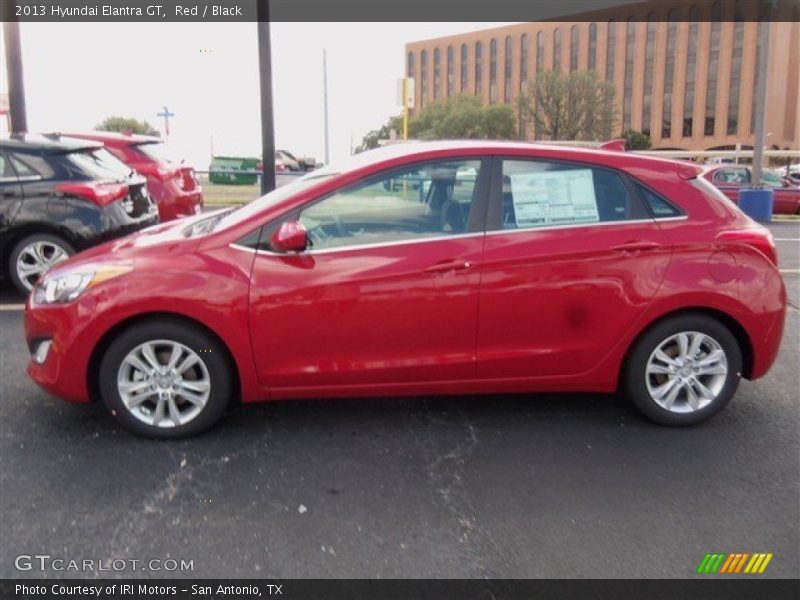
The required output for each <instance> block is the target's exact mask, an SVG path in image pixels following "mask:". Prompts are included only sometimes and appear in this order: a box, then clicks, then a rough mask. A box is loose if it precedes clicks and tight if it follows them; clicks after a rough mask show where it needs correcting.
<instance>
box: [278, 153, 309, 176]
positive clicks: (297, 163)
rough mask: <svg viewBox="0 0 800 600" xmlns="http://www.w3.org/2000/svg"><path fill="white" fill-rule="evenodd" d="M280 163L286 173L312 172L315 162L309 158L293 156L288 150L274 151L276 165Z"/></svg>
mask: <svg viewBox="0 0 800 600" xmlns="http://www.w3.org/2000/svg"><path fill="white" fill-rule="evenodd" d="M278 161H280V162H281V163H282V164H283V165H284V169H283V170H286V171H313V170H314V169H315V168H316V162H317V161H316V160H315V159H314V158H313V157H310V156H299V157H298V156H295V155H294V154H292V153H291V152H289V151H288V150H276V151H275V162H276V165H277V163H278Z"/></svg>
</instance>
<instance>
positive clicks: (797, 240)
mask: <svg viewBox="0 0 800 600" xmlns="http://www.w3.org/2000/svg"><path fill="white" fill-rule="evenodd" d="M772 239H774V240H775V241H776V242H800V238H772Z"/></svg>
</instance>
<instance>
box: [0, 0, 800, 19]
mask: <svg viewBox="0 0 800 600" xmlns="http://www.w3.org/2000/svg"><path fill="white" fill-rule="evenodd" d="M631 3H632V0H536V1H530V0H523V1H520V0H491V1H487V0H402V1H398V0H269V1H267V0H224V1H223V0H3V1H2V3H0V6H2V11H3V14H2V20H4V21H11V20H19V21H26V22H37V21H38V22H65V23H68V22H91V21H98V22H151V23H154V22H156V23H157V22H169V21H175V22H201V21H206V22H216V23H224V22H237V21H238V22H245V21H280V22H284V21H285V22H288V21H296V22H302V21H308V22H345V21H362V22H363V21H381V22H387V21H400V22H433V21H494V22H502V21H539V20H558V19H559V18H563V17H568V16H569V17H570V18H569V19H568V20H570V21H575V20H576V19H577V20H585V21H591V20H595V19H599V18H601V17H602V15H601V14H600V13H602V11H603V10H607V9H613V8H615V7H616V8H619V7H620V6H623V5H625V4H631ZM706 3H709V4H710V0H693V2H692V4H706ZM764 5H765V7H769V6H774V8H773V9H772V10H771V11H769V14H767V12H766V11H763V14H762V16H761V17H760V20H766V19H769V20H775V21H793V20H798V19H800V16H798V11H797V5H798V0H777V1H776V2H775V4H774V5H770V3H769V2H766V3H764ZM687 7H688V3H687ZM635 8H636V7H634V9H635ZM633 13H634V14H632V17H631V18H632V19H633V20H635V21H638V20H647V19H648V18H649V17H650V14H649V13H650V10H646V9H641V10H634V11H633ZM703 13H704V16H702V17H701V19H710V18H711V16H710V13H709V12H708V11H703ZM575 15H577V16H575ZM656 18H657V19H666V15H657V16H656Z"/></svg>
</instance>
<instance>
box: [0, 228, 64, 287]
mask: <svg viewBox="0 0 800 600" xmlns="http://www.w3.org/2000/svg"><path fill="white" fill-rule="evenodd" d="M37 242H46V243H48V244H53V245H55V246H58V247H59V248H61V250H63V251H64V252H65V253H66V254H67V256H73V255H74V254H75V248H73V247H72V246H71V245H70V244H69V243H68V242H67V241H65V240H64V239H62V238H60V237H58V236H56V235H52V234H49V233H34V234H31V235H29V236H27V237H24V238H22V239H21V240H20V241H18V242H17V243H16V244H15V245H14V248H13V249H12V250H11V254H10V255H9V257H8V265H7V267H8V275H9V277H10V278H11V282H12V283H13V284H14V287H16V288H17V289H18V290H19V291H20V292H22V293H23V294H25V295H26V296H27V295H28V294H29V293H30V292H31V289H32V288H29V287H28V286H27V285H26V284H25V282H23V281H22V279H21V278H20V275H19V273H18V272H17V259H18V258H19V255H20V254H22V252H23V250H24V249H25V248H27V247H28V246H31V245H32V244H35V243H37Z"/></svg>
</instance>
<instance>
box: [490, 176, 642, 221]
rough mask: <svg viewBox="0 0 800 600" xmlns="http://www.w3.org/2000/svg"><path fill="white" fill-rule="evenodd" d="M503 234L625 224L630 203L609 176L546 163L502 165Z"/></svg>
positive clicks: (620, 182) (617, 180) (617, 179)
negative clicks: (548, 228)
mask: <svg viewBox="0 0 800 600" xmlns="http://www.w3.org/2000/svg"><path fill="white" fill-rule="evenodd" d="M502 207H503V217H502V227H503V229H532V228H536V227H548V226H555V225H576V226H579V225H588V224H592V223H603V222H608V221H626V220H629V219H632V218H636V216H634V212H635V209H634V202H633V200H632V198H631V195H630V193H629V192H628V188H627V187H626V186H625V183H624V181H623V180H622V177H620V176H619V175H618V174H617V173H614V172H613V171H609V170H606V169H599V168H593V167H590V166H585V165H574V164H568V163H558V162H549V161H528V160H504V161H503V202H502Z"/></svg>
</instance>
